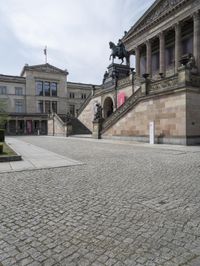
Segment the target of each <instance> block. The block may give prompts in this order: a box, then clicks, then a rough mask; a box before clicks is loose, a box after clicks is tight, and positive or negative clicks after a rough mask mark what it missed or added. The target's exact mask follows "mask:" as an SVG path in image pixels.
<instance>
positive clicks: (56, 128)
mask: <svg viewBox="0 0 200 266" xmlns="http://www.w3.org/2000/svg"><path fill="white" fill-rule="evenodd" d="M48 135H49V136H53V135H54V136H64V137H65V136H66V127H65V126H63V125H62V124H61V123H60V121H59V120H57V119H56V117H55V118H54V121H53V119H49V120H48Z"/></svg>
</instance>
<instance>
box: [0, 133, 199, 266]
mask: <svg viewBox="0 0 200 266" xmlns="http://www.w3.org/2000/svg"><path fill="white" fill-rule="evenodd" d="M19 139H20V140H24V141H27V142H30V143H32V144H35V145H38V146H40V147H42V148H46V149H49V150H51V151H53V152H56V153H59V154H60V155H64V156H67V157H69V158H71V159H74V160H78V161H81V162H83V163H84V164H83V165H78V166H72V167H62V168H54V169H44V170H33V171H22V172H15V173H4V174H0V265H1V266H2V265H3V266H11V265H31V266H36V265H46V266H51V265H55V266H58V265H64V266H65V265H66V266H76V265H77V266H87V265H92V266H102V265H105V266H111V265H114V266H121V265H130V266H134V265H137V266H141V265H144V266H153V265H156V266H178V265H179V266H186V265H187V266H199V265H200V147H198V148H197V147H194V148H186V147H185V148H181V149H179V148H176V147H174V146H172V147H171V148H168V149H165V148H164V146H160V147H161V148H156V149H155V148H148V147H143V146H140V145H127V144H121V143H119V142H115V143H109V142H107V143H106V142H104V141H99V142H97V141H92V140H87V141H86V140H83V139H82V140H79V139H72V138H71V139H70V138H68V139H64V138H53V137H51V138H50V137H20V138H19Z"/></svg>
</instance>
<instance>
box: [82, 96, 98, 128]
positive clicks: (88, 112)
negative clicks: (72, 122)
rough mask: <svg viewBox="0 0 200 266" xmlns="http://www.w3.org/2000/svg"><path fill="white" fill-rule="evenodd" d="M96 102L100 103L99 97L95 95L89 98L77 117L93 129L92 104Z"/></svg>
mask: <svg viewBox="0 0 200 266" xmlns="http://www.w3.org/2000/svg"><path fill="white" fill-rule="evenodd" d="M96 102H98V103H100V104H101V97H95V98H92V99H91V100H90V102H89V103H88V105H87V106H86V107H85V109H84V110H83V111H82V112H81V114H80V115H79V116H78V119H79V120H80V121H81V122H82V123H83V124H84V125H85V126H86V127H87V128H88V129H89V130H90V131H93V123H92V121H93V119H94V104H95V103H96Z"/></svg>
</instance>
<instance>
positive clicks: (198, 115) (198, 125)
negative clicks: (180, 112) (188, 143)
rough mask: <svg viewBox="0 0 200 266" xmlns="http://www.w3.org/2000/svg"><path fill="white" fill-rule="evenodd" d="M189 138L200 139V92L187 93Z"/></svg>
mask: <svg viewBox="0 0 200 266" xmlns="http://www.w3.org/2000/svg"><path fill="white" fill-rule="evenodd" d="M186 97H187V98H186V102H187V105H186V106H187V107H186V108H187V121H186V122H187V123H186V125H187V126H186V127H187V136H188V137H199V138H200V92H198V91H190V92H187V96H186Z"/></svg>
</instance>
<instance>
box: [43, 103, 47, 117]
mask: <svg viewBox="0 0 200 266" xmlns="http://www.w3.org/2000/svg"><path fill="white" fill-rule="evenodd" d="M45 112H46V110H45V101H43V113H44V114H45Z"/></svg>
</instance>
